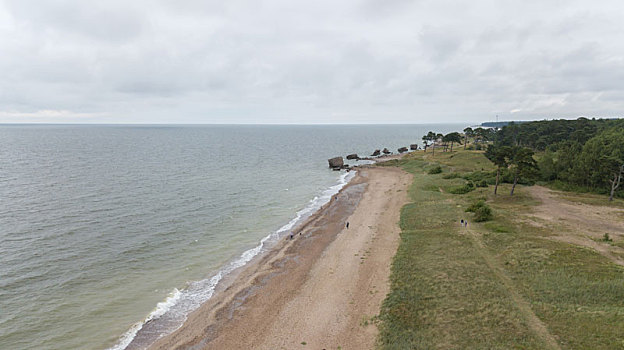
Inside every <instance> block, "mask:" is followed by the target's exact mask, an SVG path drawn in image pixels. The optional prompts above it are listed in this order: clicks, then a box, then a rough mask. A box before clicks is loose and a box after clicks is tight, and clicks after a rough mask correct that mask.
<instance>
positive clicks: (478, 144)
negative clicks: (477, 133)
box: [475, 143, 483, 151]
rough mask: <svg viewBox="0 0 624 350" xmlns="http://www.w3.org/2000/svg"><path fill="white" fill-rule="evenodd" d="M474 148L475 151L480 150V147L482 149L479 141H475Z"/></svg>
mask: <svg viewBox="0 0 624 350" xmlns="http://www.w3.org/2000/svg"><path fill="white" fill-rule="evenodd" d="M475 149H476V150H477V151H480V150H482V149H483V146H481V144H480V143H477V144H476V145H475Z"/></svg>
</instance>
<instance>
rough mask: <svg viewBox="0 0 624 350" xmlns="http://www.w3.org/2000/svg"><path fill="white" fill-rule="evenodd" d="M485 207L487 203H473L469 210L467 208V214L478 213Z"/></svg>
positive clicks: (481, 201)
mask: <svg viewBox="0 0 624 350" xmlns="http://www.w3.org/2000/svg"><path fill="white" fill-rule="evenodd" d="M484 205H485V201H483V200H478V201H476V202H474V203H472V204H471V205H470V206H469V207H468V208H466V212H467V213H474V212H475V211H477V209H479V208H481V207H482V206H484Z"/></svg>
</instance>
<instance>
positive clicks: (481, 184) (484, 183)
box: [477, 180, 488, 187]
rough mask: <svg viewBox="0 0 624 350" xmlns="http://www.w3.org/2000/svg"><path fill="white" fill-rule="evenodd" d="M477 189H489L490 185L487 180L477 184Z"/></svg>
mask: <svg viewBox="0 0 624 350" xmlns="http://www.w3.org/2000/svg"><path fill="white" fill-rule="evenodd" d="M477 187H488V183H487V181H485V180H481V181H480V182H477Z"/></svg>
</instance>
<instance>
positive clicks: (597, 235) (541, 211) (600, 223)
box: [527, 186, 624, 266]
mask: <svg viewBox="0 0 624 350" xmlns="http://www.w3.org/2000/svg"><path fill="white" fill-rule="evenodd" d="M527 191H529V193H530V194H531V195H532V196H533V197H534V198H536V199H539V200H540V201H541V204H540V205H539V206H537V207H535V210H534V212H533V213H531V214H530V215H528V216H527V219H528V220H530V221H532V222H533V223H534V224H535V225H537V226H542V225H547V226H549V227H553V228H554V231H555V233H556V236H554V237H553V239H555V240H558V241H562V242H567V243H571V244H575V245H580V246H584V247H588V248H591V249H594V250H596V251H597V252H598V253H600V254H602V255H603V256H605V257H607V258H609V259H610V260H611V261H613V262H614V263H616V264H618V265H622V266H624V248H622V247H618V246H615V245H611V244H609V242H604V241H602V240H601V239H602V238H603V235H604V234H605V233H608V234H609V236H610V237H611V238H613V239H614V240H621V239H623V238H624V220H622V219H621V217H622V214H624V209H619V208H611V207H605V206H597V205H588V204H582V203H576V202H571V201H568V200H566V199H564V198H561V197H559V196H557V195H556V193H557V192H556V191H551V190H549V189H547V188H545V187H542V186H532V187H528V188H527Z"/></svg>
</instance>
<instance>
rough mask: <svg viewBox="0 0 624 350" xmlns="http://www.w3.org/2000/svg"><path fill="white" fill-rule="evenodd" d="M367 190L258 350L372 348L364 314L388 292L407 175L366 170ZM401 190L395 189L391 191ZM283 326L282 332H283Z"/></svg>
mask: <svg viewBox="0 0 624 350" xmlns="http://www.w3.org/2000/svg"><path fill="white" fill-rule="evenodd" d="M363 176H366V177H368V181H369V190H368V191H367V192H366V193H365V194H364V198H363V199H362V201H361V202H360V205H359V206H358V208H357V209H356V210H355V212H354V213H353V214H352V215H351V216H350V217H349V218H348V221H349V223H350V226H349V228H348V229H344V230H343V231H342V232H341V233H340V234H339V236H338V237H337V238H336V240H335V241H334V242H333V243H332V244H331V245H330V246H329V247H328V249H327V250H326V251H325V252H324V253H323V256H322V257H321V259H320V260H319V261H318V262H317V263H316V264H315V265H314V267H313V268H312V270H311V271H310V275H309V278H308V280H307V281H306V283H305V284H304V286H303V289H302V290H301V292H300V293H298V294H297V295H296V296H295V297H294V298H293V299H292V300H291V301H290V302H288V303H287V304H286V305H284V307H283V308H282V313H281V314H282V317H280V318H279V319H278V320H277V321H276V322H275V323H274V324H273V326H272V328H271V332H270V333H271V334H273V336H271V337H267V338H266V339H265V341H264V342H263V343H262V344H259V346H258V347H257V348H258V349H292V348H294V347H296V346H300V345H301V343H302V342H306V344H307V345H308V347H307V348H310V349H336V348H338V347H341V348H342V349H372V348H373V347H374V343H375V337H376V334H377V330H376V327H375V326H374V325H372V324H370V325H366V324H367V323H369V322H370V318H371V317H372V316H374V315H377V314H378V313H379V308H380V306H381V302H382V301H383V299H384V297H385V295H386V294H387V293H388V291H389V285H388V276H389V273H390V263H391V260H392V257H393V256H394V254H395V253H396V249H397V247H398V243H399V232H400V230H399V227H398V225H397V224H398V221H399V215H400V209H401V207H402V206H403V205H404V204H405V203H406V201H407V195H406V191H405V190H406V187H407V186H406V185H407V184H409V183H411V179H410V178H409V176H408V175H407V174H405V173H403V172H401V171H399V170H398V169H391V168H390V169H384V170H383V171H380V170H375V171H366V172H364V173H363ZM398 190H401V192H397V191H398ZM285 330H287V331H285Z"/></svg>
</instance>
